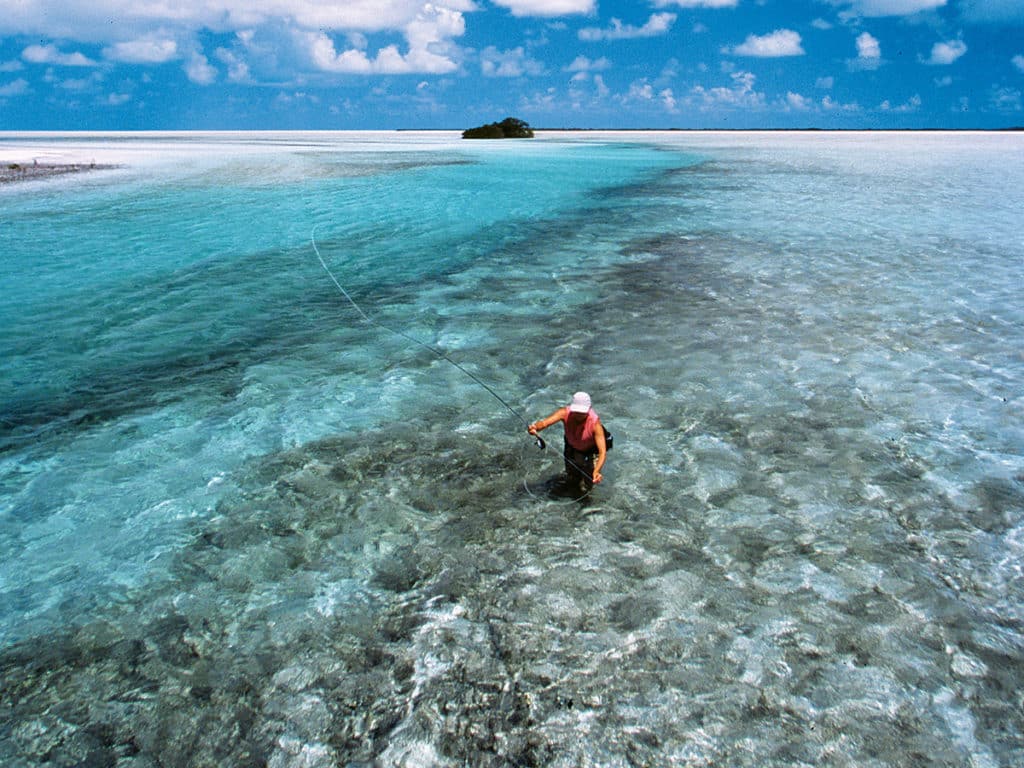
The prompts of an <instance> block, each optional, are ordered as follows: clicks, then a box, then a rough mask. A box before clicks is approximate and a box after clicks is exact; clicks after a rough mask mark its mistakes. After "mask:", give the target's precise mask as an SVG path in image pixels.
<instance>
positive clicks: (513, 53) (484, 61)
mask: <svg viewBox="0 0 1024 768" xmlns="http://www.w3.org/2000/svg"><path fill="white" fill-rule="evenodd" d="M480 71H481V72H482V73H483V74H484V76H485V77H522V76H523V75H541V74H543V73H544V65H543V64H541V63H540V62H539V61H536V60H534V59H531V58H530V57H529V56H527V55H526V51H525V50H524V49H523V47H522V46H519V47H518V48H513V49H512V50H510V51H499V50H498V49H497V48H495V47H494V46H493V45H491V46H488V47H487V48H485V49H484V50H483V51H481V53H480Z"/></svg>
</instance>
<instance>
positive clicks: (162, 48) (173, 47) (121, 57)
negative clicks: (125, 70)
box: [103, 38, 178, 64]
mask: <svg viewBox="0 0 1024 768" xmlns="http://www.w3.org/2000/svg"><path fill="white" fill-rule="evenodd" d="M103 55H104V56H105V57H107V58H108V59H110V60H111V61H120V62H124V63H127V64H164V63H166V62H168V61H171V60H172V59H176V58H177V57H178V43H177V42H176V41H174V40H167V39H159V38H146V39H142V40H129V41H126V42H120V43H114V45H111V46H108V47H107V48H104V49H103Z"/></svg>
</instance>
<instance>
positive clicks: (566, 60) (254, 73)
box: [0, 0, 1024, 130]
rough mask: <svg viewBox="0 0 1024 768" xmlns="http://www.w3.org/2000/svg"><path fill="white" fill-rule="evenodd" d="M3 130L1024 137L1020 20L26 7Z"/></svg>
mask: <svg viewBox="0 0 1024 768" xmlns="http://www.w3.org/2000/svg"><path fill="white" fill-rule="evenodd" d="M4 5H5V6H7V7H5V8H4V11H3V16H2V18H0V130H141V129H148V130H169V129H178V130H189V129H260V128H263V129H367V128H465V127H469V126H471V125H477V124H480V123H483V122H490V121H492V120H499V119H501V118H503V117H506V116H508V115H515V116H517V117H520V118H522V119H525V120H527V121H528V122H529V123H530V124H531V125H533V126H535V127H568V128H601V127H604V128H647V127H650V128H673V127H677V128H768V127H780V128H803V127H820V128H1000V127H1007V126H1019V125H1024V96H1022V92H1024V0H804V1H803V2H783V1H782V0H642V1H639V2H624V1H623V0H614V1H613V0H433V2H425V1H424V0H14V2H10V3H5V4H4Z"/></svg>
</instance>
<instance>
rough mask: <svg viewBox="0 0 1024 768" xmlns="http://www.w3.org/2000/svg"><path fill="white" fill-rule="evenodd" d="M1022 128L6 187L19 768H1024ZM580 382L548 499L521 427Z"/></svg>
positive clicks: (4, 509) (624, 140) (338, 146)
mask: <svg viewBox="0 0 1024 768" xmlns="http://www.w3.org/2000/svg"><path fill="white" fill-rule="evenodd" d="M9 141H10V142H11V143H12V144H13V145H17V144H18V142H19V141H21V142H29V141H30V140H29V139H17V140H16V139H9ZM31 141H41V139H32V140H31ZM51 141H55V140H51ZM1021 142H1022V139H1020V138H1019V137H1017V136H1014V135H1011V134H1005V135H1004V134H977V135H972V134H950V135H945V134H821V135H817V134H779V135H774V134H741V133H737V134H672V133H665V134H564V135H552V136H547V137H545V138H543V139H542V140H535V141H532V142H522V143H520V142H509V143H498V144H490V143H481V144H476V143H463V142H460V141H458V140H457V139H456V138H454V137H450V136H447V135H444V134H377V135H372V134H371V135H359V136H353V135H346V134H337V135H332V134H319V135H318V134H313V135H309V134H303V135H294V136H290V135H275V136H273V137H265V136H259V135H249V136H247V135H235V136H231V135H224V136H219V135H213V136H210V135H205V136H189V137H185V136H180V137H170V138H167V139H164V140H160V141H159V142H157V141H156V140H152V139H126V138H120V139H117V140H115V139H108V140H103V139H97V140H96V141H95V143H94V144H93V145H92V147H90V149H93V148H96V149H97V150H99V151H109V152H113V153H117V152H120V153H122V154H123V155H125V156H126V157H127V158H128V160H127V161H125V162H124V163H123V167H121V168H119V169H117V170H113V171H102V172H96V173H93V174H88V175H84V176H79V177H64V178H62V179H59V180H53V181H48V182H41V183H37V184H25V185H22V186H9V187H7V188H5V189H2V190H0V241H2V246H3V249H2V253H3V254H4V255H3V259H4V273H3V274H4V277H3V290H2V298H0V321H2V323H3V327H4V328H5V329H6V333H5V334H4V336H3V338H2V340H0V345H2V346H0V349H2V355H0V402H2V403H3V413H2V421H0V494H2V495H0V552H2V554H3V557H2V558H0V644H2V650H0V669H2V675H3V680H4V686H5V688H6V689H7V690H9V691H16V692H17V695H16V696H14V698H12V699H11V700H10V701H11V702H12V703H11V704H9V705H7V706H9V710H8V711H9V715H10V720H11V723H12V725H11V727H10V728H9V729H7V730H5V731H3V732H2V733H0V755H2V756H4V758H5V759H8V760H15V761H20V762H25V763H28V764H34V763H36V762H42V761H44V760H50V761H53V760H57V761H58V762H61V763H62V764H63V763H75V762H76V761H77V762H83V761H88V760H92V761H96V762H99V763H101V764H114V763H122V762H123V763H124V764H126V765H127V764H132V763H134V764H138V763H137V761H138V760H155V759H159V760H161V761H162V762H161V764H174V765H178V764H181V765H187V764H196V763H202V762H221V763H232V764H243V763H254V764H271V765H293V764H294V765H299V764H302V765H325V766H326V765H338V764H341V765H369V764H374V761H376V764H382V765H462V764H473V765H506V764H520V765H531V764H533V765H565V766H569V765H583V764H585V765H602V766H603V765H630V764H637V761H639V763H641V764H652V765H654V764H657V765H710V764H716V765H717V764H722V765H726V764H727V765H795V764H807V765H825V764H834V765H845V764H857V765H907V764H914V763H915V762H917V763H921V764H932V765H950V766H952V765H957V766H959V765H965V764H973V765H1015V764H1019V763H1020V761H1021V758H1022V757H1024V741H1022V739H1021V737H1020V733H1022V732H1024V729H1022V725H1024V723H1022V719H1024V718H1022V713H1021V708H1020V702H1019V698H1018V697H1017V694H1016V693H1015V691H1016V690H1018V689H1019V684H1020V682H1021V681H1020V679H1019V678H1020V674H1019V671H1018V670H1019V669H1021V668H1022V667H1021V666H1020V662H1021V660H1022V655H1024V615H1022V611H1021V596H1022V574H1021V570H1020V560H1021V555H1022V546H1024V534H1022V530H1024V529H1022V527H1021V522H1022V518H1024V432H1022V429H1021V426H1020V425H1021V415H1022V413H1024V398H1022V396H1021V392H1022V387H1021V384H1022V380H1024V358H1022V357H1021V352H1020V350H1022V349H1024V310H1022V309H1021V304H1020V302H1019V300H1018V294H1019V290H1020V286H1021V285H1022V282H1024V281H1022V278H1024V240H1022V238H1021V235H1020V232H1019V222H1018V219H1019V213H1018V212H1019V210H1020V209H1021V203H1022V200H1021V193H1020V190H1021V189H1022V188H1024V186H1022V182H1024V153H1022V152H1021V151H1020V150H1021V148H1022V147H1021ZM73 143H74V142H73V141H72V140H67V142H66V147H65V148H67V147H70V146H71V145H72V144H73ZM61 146H65V145H61ZM67 151H71V150H70V149H67ZM314 237H315V243H316V247H317V248H318V249H319V250H320V252H321V253H322V254H323V256H324V259H325V260H326V262H327V263H328V266H329V267H330V269H331V271H332V273H333V274H334V275H335V276H336V277H337V279H338V280H339V281H340V283H341V284H342V285H343V286H344V288H345V289H346V290H347V291H348V292H349V293H350V294H351V296H352V297H353V299H354V300H355V301H356V302H357V303H358V304H359V306H360V307H361V308H362V309H363V310H365V311H366V312H367V314H369V315H370V316H372V317H373V318H374V320H375V321H377V322H379V323H382V324H384V325H386V326H389V327H392V328H395V329H398V330H401V331H402V332H403V333H407V334H409V335H410V336H413V337H414V338H416V339H419V340H421V341H422V342H423V343H424V344H428V345H430V346H431V347H434V348H436V349H438V350H441V351H443V352H444V353H445V354H447V355H449V356H450V357H452V359H454V360H457V361H458V362H459V363H460V364H462V365H464V366H465V367H466V368H467V369H468V370H469V371H471V372H472V373H473V374H474V375H477V376H478V377H480V379H481V380H482V381H484V382H486V383H487V384H488V385H489V386H491V387H493V388H494V390H495V391H496V392H497V393H499V394H500V396H501V397H502V398H503V399H505V400H506V401H507V402H508V403H509V404H510V405H511V407H512V409H513V410H514V411H516V413H515V414H513V413H510V412H509V410H508V409H507V408H506V407H505V406H504V405H503V404H502V403H500V402H498V401H497V400H496V399H495V398H494V397H492V396H491V395H490V394H489V393H488V392H487V391H485V390H484V389H483V388H482V387H480V386H479V385H478V384H477V383H476V382H475V381H473V380H472V379H471V378H470V377H469V376H466V375H465V373H463V372H462V371H459V370H458V369H456V368H455V367H454V366H452V365H450V364H449V363H447V362H446V361H444V360H441V359H439V358H438V357H437V356H435V355H434V354H432V353H431V352H429V351H428V350H426V349H424V348H423V347H421V346H418V345H416V344H413V343H411V342H409V341H408V339H406V338H403V337H401V336H398V335H396V334H392V333H389V332H387V331H386V330H384V329H382V328H381V327H380V326H379V325H373V324H370V323H366V322H364V321H363V320H362V318H361V317H360V316H359V314H358V313H357V312H356V311H355V310H354V309H353V307H352V306H351V305H349V303H348V302H347V301H346V300H345V298H344V296H342V295H341V294H340V292H339V291H338V290H337V288H336V286H335V285H334V284H333V282H332V281H331V279H330V277H329V276H328V275H327V274H326V272H325V271H324V270H323V269H322V267H321V265H320V263H319V261H318V260H317V258H316V252H315V249H314V247H313V238H314ZM581 388H582V389H586V390H588V391H590V392H591V394H592V395H593V396H594V400H595V405H596V407H597V409H598V410H599V412H600V413H601V414H602V416H603V418H604V419H605V421H606V422H608V423H609V424H610V426H611V428H612V430H613V432H615V435H616V447H615V450H614V451H613V453H612V455H611V458H610V461H609V465H608V468H607V472H606V477H607V480H606V482H605V483H604V484H602V485H601V486H599V487H598V488H597V489H596V491H595V492H594V493H593V494H591V495H590V496H588V497H587V498H585V499H582V500H580V501H578V502H577V501H574V500H573V499H572V498H571V497H570V498H567V497H565V496H564V495H561V494H560V492H559V490H558V484H557V482H556V480H557V475H558V472H559V470H560V465H561V461H560V458H559V455H558V451H557V446H558V445H559V444H560V440H559V439H558V436H557V434H554V433H555V432H557V428H553V429H552V431H551V432H552V434H551V440H550V441H549V442H550V443H551V447H550V448H549V450H548V451H545V452H543V453H542V452H540V451H538V450H537V449H536V448H535V447H534V446H533V445H532V443H531V442H530V441H529V439H528V438H527V437H526V435H525V434H524V433H523V429H522V419H527V420H534V419H536V418H539V417H540V416H543V415H546V414H547V413H549V412H550V411H551V410H552V409H554V408H555V407H558V406H559V405H561V404H564V402H565V401H566V400H567V399H568V397H569V396H570V395H571V393H572V392H573V391H575V390H577V389H581ZM552 449H555V450H552ZM101 702H106V703H105V704H102V705H101V704H100V703H101ZM158 755H159V756H160V757H159V758H157V757H156V756H158Z"/></svg>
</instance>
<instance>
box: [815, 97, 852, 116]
mask: <svg viewBox="0 0 1024 768" xmlns="http://www.w3.org/2000/svg"><path fill="white" fill-rule="evenodd" d="M821 108H822V109H824V110H825V111H827V112H859V111H860V105H859V104H858V103H857V102H855V101H853V102H850V103H848V104H843V103H841V102H838V101H836V100H835V99H833V98H832V97H831V96H825V97H824V98H823V99H822V100H821Z"/></svg>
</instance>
